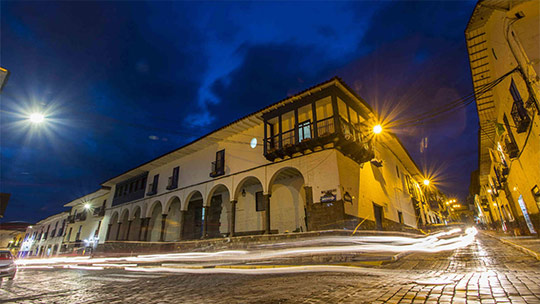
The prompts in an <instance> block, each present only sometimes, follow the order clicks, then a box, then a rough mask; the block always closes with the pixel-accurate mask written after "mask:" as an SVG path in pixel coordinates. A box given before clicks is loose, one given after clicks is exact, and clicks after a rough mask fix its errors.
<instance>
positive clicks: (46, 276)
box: [0, 235, 540, 304]
mask: <svg viewBox="0 0 540 304" xmlns="http://www.w3.org/2000/svg"><path fill="white" fill-rule="evenodd" d="M369 269H372V271H373V273H372V274H371V273H370V275H363V274H351V273H309V274H305V273H304V274H287V275H232V274H204V275H202V274H201V275H194V274H171V273H137V272H135V273H133V272H130V273H127V272H125V271H123V270H103V271H88V270H67V269H52V270H29V269H28V270H22V271H19V273H18V274H17V277H16V279H15V280H14V281H7V282H6V281H4V282H2V286H1V288H0V302H4V303H246V302H249V303H424V304H425V303H540V261H538V260H535V259H534V258H533V257H532V256H529V255H527V254H526V253H524V252H521V251H519V250H516V248H515V247H512V246H509V245H505V244H503V243H501V242H499V241H498V240H497V239H494V238H492V237H488V236H484V235H478V238H477V240H476V241H475V243H474V244H472V245H470V246H468V247H466V248H460V249H456V250H452V251H446V252H438V253H415V254H410V255H408V256H405V257H403V258H401V259H400V260H398V261H396V262H393V263H390V264H385V265H381V266H378V267H371V268H369ZM426 282H427V283H428V284H427V285H426V284H424V283H426ZM440 282H442V283H440Z"/></svg>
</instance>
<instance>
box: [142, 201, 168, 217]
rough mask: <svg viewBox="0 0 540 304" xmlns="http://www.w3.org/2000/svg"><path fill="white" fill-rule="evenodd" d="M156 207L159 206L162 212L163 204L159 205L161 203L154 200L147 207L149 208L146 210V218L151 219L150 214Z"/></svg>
mask: <svg viewBox="0 0 540 304" xmlns="http://www.w3.org/2000/svg"><path fill="white" fill-rule="evenodd" d="M156 205H159V207H160V208H161V211H162V212H163V204H162V203H161V201H159V200H155V201H154V202H153V203H152V204H150V205H149V206H150V208H147V209H146V217H152V212H153V210H154V209H155V208H156ZM163 213H164V212H163Z"/></svg>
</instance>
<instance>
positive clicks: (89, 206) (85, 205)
mask: <svg viewBox="0 0 540 304" xmlns="http://www.w3.org/2000/svg"><path fill="white" fill-rule="evenodd" d="M90 208H92V205H90V204H84V209H86V210H89V209H90Z"/></svg>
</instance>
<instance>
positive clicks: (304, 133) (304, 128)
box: [298, 120, 311, 142]
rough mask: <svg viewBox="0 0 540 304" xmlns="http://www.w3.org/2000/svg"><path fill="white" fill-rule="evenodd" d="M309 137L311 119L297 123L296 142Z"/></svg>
mask: <svg viewBox="0 0 540 304" xmlns="http://www.w3.org/2000/svg"><path fill="white" fill-rule="evenodd" d="M306 138H311V121H310V120H306V121H304V122H301V123H299V124H298V142H302V141H303V140H304V139H306Z"/></svg>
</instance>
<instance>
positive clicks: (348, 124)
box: [99, 78, 442, 244]
mask: <svg viewBox="0 0 540 304" xmlns="http://www.w3.org/2000/svg"><path fill="white" fill-rule="evenodd" d="M376 124H377V119H376V117H375V114H374V113H373V111H372V109H371V108H370V107H369V106H368V105H367V103H365V102H364V101H363V100H362V99H361V98H360V97H359V96H357V95H356V93H354V91H352V90H351V89H350V88H349V87H348V86H347V85H346V84H344V83H343V82H342V81H341V80H340V79H338V78H333V79H331V80H329V81H327V82H325V83H322V84H319V85H317V86H315V87H312V88H310V89H308V90H306V91H304V92H301V93H299V94H297V95H295V96H292V97H289V98H287V99H285V100H282V101H280V102H277V103H275V104H273V105H270V106H268V107H266V108H264V109H262V110H260V111H258V112H255V113H252V114H250V115H248V116H246V117H244V118H241V119H239V120H237V121H235V122H233V123H230V124H229V125H227V126H225V127H222V128H220V129H218V130H216V131H214V132H212V133H210V134H208V135H206V136H204V137H202V138H200V139H197V140H195V141H194V142H191V143H189V144H187V145H185V146H183V147H181V148H179V149H176V150H174V151H172V152H170V153H167V154H165V155H162V156H160V157H158V158H156V159H154V160H151V161H149V162H147V163H145V164H142V165H140V166H138V167H136V168H134V169H132V170H129V171H127V172H124V173H122V174H120V175H118V176H116V177H113V178H111V179H109V180H107V181H105V182H104V183H103V184H102V186H103V187H110V189H111V190H110V193H109V197H108V198H107V200H106V209H105V217H104V219H103V224H102V226H103V229H100V230H99V243H100V244H102V243H105V242H115V241H145V242H160V241H179V240H189V239H200V238H215V237H225V236H240V235H252V234H263V233H293V232H303V231H313V230H326V229H336V228H339V229H343V228H349V229H354V228H355V227H356V226H357V225H359V224H360V227H359V229H381V230H382V229H391V230H400V229H406V227H413V228H415V227H418V226H421V225H425V224H429V223H437V222H441V221H442V216H441V215H440V212H439V211H438V210H436V209H437V208H439V206H440V204H439V202H437V201H436V200H435V202H434V201H430V197H429V196H428V195H426V193H427V191H428V190H429V188H426V187H432V186H424V185H422V186H421V184H420V183H419V181H422V180H423V179H424V177H423V174H422V173H421V171H420V170H419V169H418V167H417V165H416V164H415V163H414V161H413V160H412V158H411V157H410V155H409V154H408V152H407V151H406V150H405V148H404V147H403V145H402V144H401V142H400V141H399V140H398V138H397V137H396V136H395V135H393V134H391V133H389V132H384V131H383V133H381V134H374V133H373V131H372V130H373V126H374V125H376ZM439 201H442V200H441V199H439Z"/></svg>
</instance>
